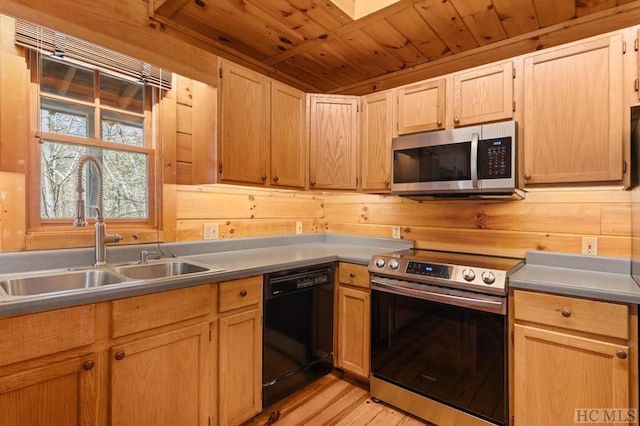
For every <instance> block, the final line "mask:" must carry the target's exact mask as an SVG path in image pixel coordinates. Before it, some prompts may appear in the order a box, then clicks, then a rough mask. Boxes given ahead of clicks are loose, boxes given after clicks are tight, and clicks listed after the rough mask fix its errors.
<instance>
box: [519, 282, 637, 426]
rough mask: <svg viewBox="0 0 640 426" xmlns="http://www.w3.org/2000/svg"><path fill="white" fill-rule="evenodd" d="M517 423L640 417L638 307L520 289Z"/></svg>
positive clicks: (540, 425) (535, 425)
mask: <svg viewBox="0 0 640 426" xmlns="http://www.w3.org/2000/svg"><path fill="white" fill-rule="evenodd" d="M514 308H515V309H514V311H515V313H514V316H515V324H514V343H513V359H514V371H513V375H514V389H513V394H514V414H513V417H514V424H516V425H518V426H547V425H554V426H564V425H566V426H572V425H574V424H580V423H596V424H612V422H613V421H616V422H617V423H621V422H623V423H624V424H634V425H637V424H638V417H637V411H632V412H630V411H629V410H637V408H638V400H637V399H638V380H637V378H638V372H637V371H638V370H637V369H638V365H637V356H638V355H637V349H638V348H637V324H638V319H637V307H636V306H628V305H622V304H616V303H609V302H601V301H591V300H586V299H577V298H572V297H565V296H557V295H550V294H540V293H534V292H525V291H515V294H514Z"/></svg>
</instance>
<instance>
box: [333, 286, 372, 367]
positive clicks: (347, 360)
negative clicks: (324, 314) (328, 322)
mask: <svg viewBox="0 0 640 426" xmlns="http://www.w3.org/2000/svg"><path fill="white" fill-rule="evenodd" d="M370 306H371V297H370V294H369V292H368V291H362V290H356V289H352V288H348V287H342V286H340V287H339V288H338V343H337V345H338V348H337V356H336V358H337V360H336V364H337V366H338V367H341V368H342V369H344V370H345V371H349V372H351V373H354V374H357V375H359V376H362V377H366V378H368V377H369V369H370V368H369V351H370V347H369V346H370V345H369V342H370V337H369V336H370V333H371V330H370V322H371V313H370Z"/></svg>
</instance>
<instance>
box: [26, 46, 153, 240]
mask: <svg viewBox="0 0 640 426" xmlns="http://www.w3.org/2000/svg"><path fill="white" fill-rule="evenodd" d="M25 54H26V61H27V66H28V70H29V71H28V72H29V74H30V75H29V77H30V89H29V93H30V99H29V102H28V117H29V122H30V125H29V139H28V145H27V146H28V149H27V164H26V170H27V182H26V184H27V188H26V191H27V197H26V198H27V221H28V222H27V223H28V225H27V228H28V231H29V232H52V231H64V232H66V231H69V230H76V231H77V230H78V228H75V227H73V218H55V219H49V218H42V217H41V193H42V192H41V191H42V188H41V180H42V176H41V173H42V169H41V161H42V150H41V146H42V143H43V141H50V142H59V143H64V144H71V145H78V146H86V147H92V148H100V149H106V150H114V151H123V152H133V153H141V154H146V155H147V177H148V182H147V209H148V216H147V217H146V218H111V217H109V218H105V220H106V222H107V223H108V224H109V225H110V227H113V228H116V229H126V228H132V227H135V229H137V230H156V231H157V230H159V227H160V225H159V223H160V220H159V218H160V211H161V208H160V206H161V198H160V197H161V193H162V192H161V190H160V189H159V188H158V186H159V185H158V183H159V182H161V177H160V176H159V175H158V173H159V171H160V170H161V167H160V165H159V164H158V162H159V161H160V158H161V152H160V151H161V144H160V143H159V137H158V135H159V134H160V132H159V131H160V128H159V120H157V119H156V118H155V117H156V116H158V115H160V114H161V110H160V108H161V95H162V92H163V91H162V90H160V89H159V88H156V87H152V86H150V85H145V87H144V90H145V94H144V105H143V112H142V113H139V114H136V113H131V112H128V111H124V110H119V109H117V108H113V107H109V106H101V105H100V91H99V87H97V88H96V90H95V93H94V102H93V103H89V102H84V101H81V100H70V99H69V98H65V97H62V96H59V95H54V94H50V93H44V92H41V91H40V84H39V81H40V79H39V72H40V70H39V67H40V66H41V61H40V58H41V56H42V54H41V53H40V52H37V51H34V50H31V49H25ZM56 59H60V58H56ZM62 60H63V61H64V59H62ZM65 62H68V63H69V65H72V66H77V67H81V68H85V69H88V70H90V71H92V72H93V73H94V82H95V84H98V83H97V82H98V81H99V76H100V73H105V74H107V75H109V76H111V77H116V78H119V76H118V75H117V74H115V73H111V72H105V71H103V70H101V69H97V68H96V67H92V66H91V65H90V64H86V65H85V64H79V63H77V61H65ZM125 79H126V78H125ZM41 96H42V97H46V98H48V99H52V100H59V101H65V102H70V101H72V103H74V104H77V105H83V106H89V107H92V108H94V111H93V113H94V117H93V121H94V123H93V126H94V129H93V130H94V132H93V133H94V134H97V135H100V136H101V129H102V123H101V111H103V110H104V111H116V112H123V113H126V114H130V115H133V116H140V117H143V119H144V143H143V146H135V145H129V144H124V143H123V144H118V143H113V142H107V141H103V140H101V139H99V138H93V137H78V136H69V135H62V134H58V133H48V132H42V131H40V130H39V129H40V125H39V123H40V107H41V101H40V99H41ZM94 219H95V218H91V217H90V218H88V220H89V225H88V226H87V227H91V228H90V229H91V230H92V231H93V227H92V225H93V223H94Z"/></svg>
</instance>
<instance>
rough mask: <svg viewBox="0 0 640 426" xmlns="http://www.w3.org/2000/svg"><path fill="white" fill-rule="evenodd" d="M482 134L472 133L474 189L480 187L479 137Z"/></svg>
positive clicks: (472, 183) (472, 179)
mask: <svg viewBox="0 0 640 426" xmlns="http://www.w3.org/2000/svg"><path fill="white" fill-rule="evenodd" d="M479 138H480V135H479V134H478V133H473V134H472V135H471V185H472V187H473V189H478V139H479Z"/></svg>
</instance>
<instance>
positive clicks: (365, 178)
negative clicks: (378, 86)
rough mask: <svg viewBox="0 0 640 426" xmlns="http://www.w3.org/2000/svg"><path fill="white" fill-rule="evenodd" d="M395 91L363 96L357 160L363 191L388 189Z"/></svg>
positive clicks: (384, 190)
mask: <svg viewBox="0 0 640 426" xmlns="http://www.w3.org/2000/svg"><path fill="white" fill-rule="evenodd" d="M393 95H394V91H393V90H387V91H384V92H380V93H374V94H371V95H367V96H364V97H363V98H362V126H361V128H362V133H361V138H360V139H361V140H360V159H361V162H362V172H361V178H362V190H363V191H375V192H387V191H389V190H390V188H391V186H390V184H391V139H392V138H393V136H394V132H393V130H394V128H395V126H394V120H393V114H394V108H393V102H394V97H393Z"/></svg>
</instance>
